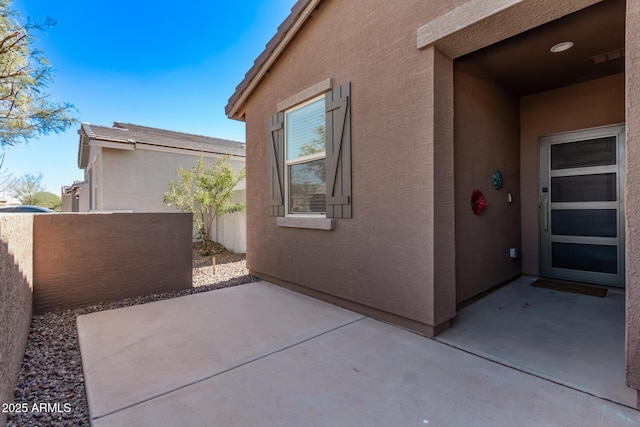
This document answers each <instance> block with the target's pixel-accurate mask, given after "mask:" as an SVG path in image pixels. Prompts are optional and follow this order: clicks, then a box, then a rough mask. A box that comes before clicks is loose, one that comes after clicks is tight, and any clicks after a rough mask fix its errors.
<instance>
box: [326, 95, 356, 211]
mask: <svg viewBox="0 0 640 427" xmlns="http://www.w3.org/2000/svg"><path fill="white" fill-rule="evenodd" d="M350 92H351V84H350V83H345V84H343V85H342V86H340V87H338V88H335V89H333V90H331V91H329V92H327V94H326V95H325V111H326V120H327V122H326V132H325V135H326V136H325V142H326V153H327V165H326V171H327V182H326V185H327V218H351V215H352V212H351V103H350V95H351V93H350Z"/></svg>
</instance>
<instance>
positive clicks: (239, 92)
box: [225, 0, 322, 121]
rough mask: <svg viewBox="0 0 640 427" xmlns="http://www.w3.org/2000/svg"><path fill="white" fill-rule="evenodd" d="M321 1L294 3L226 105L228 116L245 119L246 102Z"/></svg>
mask: <svg viewBox="0 0 640 427" xmlns="http://www.w3.org/2000/svg"><path fill="white" fill-rule="evenodd" d="M321 2H322V0H298V1H297V2H296V4H294V5H293V7H292V8H291V13H290V14H289V16H288V17H287V18H286V19H285V20H284V22H282V24H280V26H279V27H278V30H277V32H276V34H275V35H274V36H273V37H272V38H271V40H270V41H269V43H267V45H266V47H265V49H264V51H263V52H262V53H261V54H260V56H258V58H256V60H255V61H254V63H253V66H252V67H251V69H249V71H248V72H247V74H245V76H244V79H243V80H242V81H241V82H240V84H239V85H238V86H237V87H236V90H235V92H234V93H233V95H231V97H230V98H229V101H228V103H227V106H226V107H225V113H226V114H227V117H229V118H230V119H235V120H240V121H244V110H243V107H244V104H245V102H246V101H247V99H248V98H249V96H250V95H251V93H253V91H254V89H255V88H256V87H257V86H258V84H259V83H260V81H261V80H262V78H263V77H264V75H265V74H266V73H267V71H269V68H270V67H271V65H273V63H274V62H276V60H277V59H278V57H279V56H280V54H281V53H282V52H283V51H284V49H285V48H286V47H287V45H288V44H289V42H290V41H291V40H292V39H293V37H294V36H295V35H296V34H297V33H298V31H299V30H300V28H302V26H303V25H304V23H305V22H306V21H307V19H308V18H309V17H311V15H312V14H313V12H314V11H315V10H316V8H317V7H318V5H319V4H320V3H321Z"/></svg>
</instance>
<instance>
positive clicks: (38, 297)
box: [33, 213, 192, 312]
mask: <svg viewBox="0 0 640 427" xmlns="http://www.w3.org/2000/svg"><path fill="white" fill-rule="evenodd" d="M191 230H192V216H191V214H188V213H75V214H56V215H36V216H35V219H34V224H33V241H34V243H33V262H34V269H33V283H34V286H33V288H34V295H33V306H34V311H35V312H43V311H48V310H54V309H61V308H71V307H79V306H82V305H86V304H95V303H97V302H100V301H110V300H119V299H123V298H128V297H136V296H142V295H148V294H152V293H160V292H168V291H172V290H178V289H187V288H190V287H191V286H192V272H191V269H192V265H191V263H192V261H191V246H192V238H191V236H192V233H191Z"/></svg>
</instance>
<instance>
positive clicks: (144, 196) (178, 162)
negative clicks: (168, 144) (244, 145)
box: [99, 148, 246, 252]
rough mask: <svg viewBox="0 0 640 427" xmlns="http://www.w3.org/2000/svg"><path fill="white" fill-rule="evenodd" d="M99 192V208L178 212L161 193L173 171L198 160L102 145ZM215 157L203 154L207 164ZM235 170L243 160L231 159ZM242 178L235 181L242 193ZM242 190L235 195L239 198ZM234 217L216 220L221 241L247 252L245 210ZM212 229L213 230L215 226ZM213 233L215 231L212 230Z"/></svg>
mask: <svg viewBox="0 0 640 427" xmlns="http://www.w3.org/2000/svg"><path fill="white" fill-rule="evenodd" d="M101 151H102V153H101V159H102V160H101V167H102V170H101V171H100V176H101V182H100V184H99V188H100V190H99V193H100V198H101V205H100V210H104V211H118V210H125V211H133V212H177V209H176V208H175V207H173V206H167V205H165V204H164V203H163V202H162V197H163V195H164V192H165V191H167V190H168V189H169V181H172V180H175V179H176V178H177V177H176V170H177V169H178V167H180V166H182V167H183V168H184V169H191V168H192V167H193V166H194V165H195V164H196V162H197V161H198V157H197V156H195V155H194V156H190V155H183V154H176V153H166V152H160V151H150V150H142V149H136V150H133V151H128V150H117V149H110V148H102V150H101ZM217 160H218V158H212V157H205V161H206V162H207V163H215V162H216V161H217ZM229 164H230V165H231V167H232V168H233V169H234V170H236V171H237V170H240V169H241V168H242V167H243V166H244V162H242V161H237V160H233V159H230V160H229ZM244 187H245V183H244V181H242V182H240V183H239V184H238V187H237V188H238V191H240V192H242V190H243V189H244ZM242 194H244V193H240V194H237V195H236V196H235V197H236V199H238V198H239V197H241V195H242ZM232 215H233V216H234V218H233V219H231V218H228V219H227V218H225V219H224V220H222V221H220V222H219V227H224V229H223V230H222V232H220V233H219V235H220V236H221V240H220V243H222V244H223V245H225V246H226V247H227V248H229V249H231V250H233V251H235V252H246V229H245V227H244V223H245V212H238V213H235V214H232ZM214 230H215V229H214ZM214 233H215V231H214Z"/></svg>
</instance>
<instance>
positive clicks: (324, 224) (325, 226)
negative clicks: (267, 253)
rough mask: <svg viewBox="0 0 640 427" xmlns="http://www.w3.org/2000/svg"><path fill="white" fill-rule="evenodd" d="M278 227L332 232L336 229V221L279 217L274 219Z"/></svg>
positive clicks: (331, 219) (330, 219)
mask: <svg viewBox="0 0 640 427" xmlns="http://www.w3.org/2000/svg"><path fill="white" fill-rule="evenodd" d="M276 225H277V226H278V227H291V228H310V229H313V230H327V231H329V230H333V229H335V228H336V220H335V219H333V218H300V217H279V218H277V219H276Z"/></svg>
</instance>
